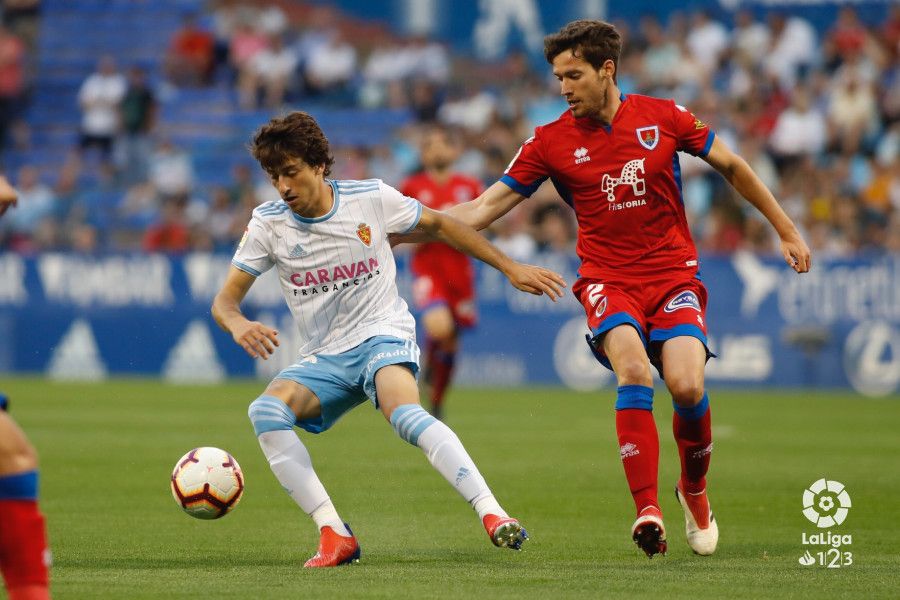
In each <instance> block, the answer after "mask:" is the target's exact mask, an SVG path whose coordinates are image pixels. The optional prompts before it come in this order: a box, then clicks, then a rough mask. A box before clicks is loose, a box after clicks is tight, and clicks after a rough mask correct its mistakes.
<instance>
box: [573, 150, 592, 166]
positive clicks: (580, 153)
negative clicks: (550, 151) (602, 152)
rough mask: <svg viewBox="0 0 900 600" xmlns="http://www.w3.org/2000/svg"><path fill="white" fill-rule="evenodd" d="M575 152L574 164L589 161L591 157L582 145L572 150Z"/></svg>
mask: <svg viewBox="0 0 900 600" xmlns="http://www.w3.org/2000/svg"><path fill="white" fill-rule="evenodd" d="M574 154H575V164H576V165H580V164H581V163H586V162H590V160H591V157H590V156H588V150H587V148H585V147H584V146H582V147H581V148H578V149H576V150H575V152H574Z"/></svg>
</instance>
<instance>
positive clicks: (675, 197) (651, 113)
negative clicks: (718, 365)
mask: <svg viewBox="0 0 900 600" xmlns="http://www.w3.org/2000/svg"><path fill="white" fill-rule="evenodd" d="M620 50H621V38H620V36H619V33H618V31H616V29H615V28H614V27H613V26H612V25H610V24H608V23H605V22H602V21H574V22H572V23H569V24H568V25H566V26H565V27H563V28H562V29H561V30H560V31H559V32H558V33H556V34H553V35H550V36H547V38H545V40H544V54H545V57H546V58H547V61H548V62H549V63H550V64H551V65H552V67H553V74H554V75H555V76H556V78H557V79H558V80H559V82H560V93H561V94H562V95H563V96H565V98H566V100H567V101H568V103H569V107H570V108H569V110H567V111H566V112H565V113H564V114H563V115H562V116H560V117H559V118H558V119H557V120H556V121H554V122H552V123H549V124H547V125H544V126H541V127H538V128H536V129H535V133H534V136H533V137H532V138H530V139H529V140H527V141H526V142H525V143H524V144H523V145H522V148H521V149H520V150H519V152H518V154H516V156H515V157H514V158H513V160H512V162H511V163H510V165H509V167H508V168H507V170H506V173H505V174H504V175H503V177H502V179H501V180H500V181H498V182H497V183H495V184H494V185H492V186H491V187H490V188H488V190H487V191H485V192H484V193H483V194H482V195H481V196H479V197H478V198H477V199H476V200H475V201H473V202H469V203H466V204H462V205H460V206H458V207H455V208H453V209H451V210H450V211H449V212H450V213H452V214H453V215H454V216H456V217H457V218H460V219H461V220H463V221H465V222H466V223H468V224H470V225H473V226H475V227H476V228H484V227H487V226H488V225H490V224H491V223H492V222H493V221H494V220H496V219H497V218H499V217H501V216H502V215H504V214H506V213H507V212H508V211H509V210H510V209H511V208H512V207H513V206H515V205H516V204H518V203H519V202H521V201H522V200H524V199H525V198H527V197H529V196H530V195H531V194H532V193H533V192H534V191H535V190H536V189H537V187H538V186H539V185H540V184H541V183H542V182H543V181H544V180H546V179H548V178H549V179H551V180H552V182H553V183H554V185H555V186H556V189H557V190H558V192H559V194H560V195H561V196H562V198H563V199H564V200H565V201H566V202H567V203H568V204H569V205H570V206H571V207H572V208H573V209H574V211H575V216H576V218H577V221H578V245H577V252H578V256H579V258H580V259H581V267H580V269H579V279H578V281H577V282H576V284H575V285H574V286H573V288H572V291H573V292H574V293H575V295H576V296H577V297H578V299H579V300H580V301H581V303H582V304H583V305H584V309H585V312H586V314H587V323H588V327H589V328H590V331H591V335H590V336H588V341H589V343H590V345H591V349H592V350H593V351H594V353H595V355H596V356H597V357H598V359H599V360H600V361H601V362H602V363H603V364H604V365H606V366H607V367H610V368H612V370H613V371H614V372H615V374H616V378H617V381H618V397H617V400H616V406H615V408H616V432H617V434H618V439H619V451H620V455H621V458H622V464H623V465H624V467H625V476H626V479H627V481H628V486H629V488H630V490H631V494H632V496H633V498H634V503H635V508H636V512H637V519H636V520H635V522H634V524H633V526H632V539H633V540H634V541H635V543H637V545H638V546H639V547H640V548H641V549H642V550H643V551H644V552H646V553H647V555H648V556H651V557H652V556H653V555H654V554H658V553H665V551H666V531H665V526H664V524H663V518H662V511H661V510H660V505H659V501H658V498H657V471H658V463H659V438H658V434H657V431H656V425H655V422H654V420H653V414H652V412H651V411H652V407H653V387H652V385H653V380H652V378H651V374H650V365H651V364H653V365H654V366H655V367H656V368H657V369H658V370H659V372H660V374H661V375H662V376H663V379H664V381H665V384H666V387H667V388H668V390H669V393H670V394H671V396H672V401H673V404H674V407H675V413H674V416H673V427H672V428H673V433H674V436H675V441H676V442H677V445H678V452H679V456H680V459H681V477H680V478H679V480H678V482H677V483H676V496H677V498H678V501H679V503H680V504H681V506H682V508H683V512H684V515H685V522H686V529H687V539H688V543H689V545H690V547H691V548H692V549H693V550H694V552H696V553H697V554H702V555H709V554H712V553H713V552H714V551H715V549H716V545H717V543H718V537H719V534H718V524H717V523H716V521H715V519H714V518H713V513H712V511H711V509H710V506H709V499H708V497H707V493H706V473H707V470H708V467H709V460H710V454H711V452H712V448H713V444H712V435H711V431H710V411H709V399H708V396H707V394H706V391H705V389H704V368H705V365H706V361H707V359H708V358H709V357H710V356H711V354H710V352H709V350H708V349H707V347H706V321H705V310H706V288H705V287H704V285H703V283H701V281H700V279H699V277H698V257H697V250H696V248H695V247H694V243H693V241H692V240H691V236H690V232H689V229H688V224H687V220H686V218H685V211H684V205H683V202H682V197H681V180H680V169H679V163H678V154H677V152H678V151H684V152H688V153H690V154H694V155H696V156H700V157H702V158H703V159H704V160H705V161H706V162H708V163H709V164H710V165H711V166H713V167H714V168H715V169H716V170H717V171H718V172H719V173H721V174H722V176H723V177H724V178H725V179H726V180H727V181H728V183H729V184H731V185H732V186H733V187H734V189H735V190H737V192H739V193H740V194H741V195H742V196H743V197H744V198H745V199H746V200H747V201H749V202H750V203H751V204H752V205H753V206H755V207H756V208H757V209H758V210H759V211H760V212H761V213H762V214H763V215H764V216H765V217H766V219H768V221H769V222H770V223H771V224H772V226H773V227H774V228H775V230H776V232H777V233H778V235H779V237H780V238H781V251H782V254H783V255H784V258H785V260H786V261H787V262H788V264H789V265H790V266H791V267H792V268H793V269H794V270H795V271H797V272H798V273H804V272H806V271H808V270H809V268H810V253H809V248H808V247H807V245H806V243H805V242H804V241H803V239H802V238H801V236H800V234H799V232H798V231H797V228H796V227H795V226H794V224H793V222H791V220H790V218H789V217H788V216H787V215H786V214H785V212H784V211H783V210H782V209H781V207H780V206H779V205H778V202H777V201H776V200H775V198H774V197H773V196H772V193H771V192H770V191H769V190H768V189H767V188H766V187H765V185H764V184H763V183H762V181H760V179H759V177H757V176H756V174H755V173H753V171H752V170H751V169H750V167H749V166H748V165H747V163H746V162H745V161H744V160H743V159H742V158H741V157H739V156H738V155H736V154H734V153H733V152H732V151H731V150H730V149H728V147H727V146H726V145H725V144H724V143H723V142H722V141H721V140H719V139H718V138H717V137H716V136H715V134H714V133H713V132H712V131H711V130H710V128H709V127H708V126H707V125H706V124H705V123H703V122H702V121H701V120H700V119H698V118H697V117H695V116H694V115H693V114H692V113H691V112H690V111H688V110H687V109H686V108H684V107H682V106H679V105H678V104H676V103H675V102H673V101H672V100H664V99H659V98H651V97H647V96H638V95H629V96H625V95H623V94H622V93H621V92H620V91H619V89H618V87H617V85H616V72H617V69H618V59H619V52H620Z"/></svg>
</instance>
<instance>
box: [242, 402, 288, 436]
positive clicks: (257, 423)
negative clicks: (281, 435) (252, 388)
mask: <svg viewBox="0 0 900 600" xmlns="http://www.w3.org/2000/svg"><path fill="white" fill-rule="evenodd" d="M247 416H248V417H250V422H251V423H253V431H255V432H256V435H257V436H259V435H260V434H261V433H266V432H267V431H285V430H287V431H290V430H291V429H293V428H294V424H295V423H296V422H297V417H296V416H295V415H294V413H293V412H291V409H290V408H289V407H288V405H287V404H285V403H284V402H282V401H281V399H279V398H276V397H275V396H260V397H259V398H257V399H256V400H254V401H253V402H251V403H250V408H248V409H247Z"/></svg>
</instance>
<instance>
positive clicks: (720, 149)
mask: <svg viewBox="0 0 900 600" xmlns="http://www.w3.org/2000/svg"><path fill="white" fill-rule="evenodd" d="M705 160H706V162H708V163H709V164H710V165H711V166H712V167H713V168H714V169H715V170H716V171H718V172H719V173H721V174H722V176H723V177H724V178H725V179H726V180H727V181H728V183H730V184H731V185H732V187H734V189H736V190H737V192H738V193H739V194H740V195H741V196H743V197H744V198H746V199H747V201H748V202H750V204H752V205H753V206H755V207H756V209H757V210H759V212H761V213H762V214H763V216H764V217H765V218H766V219H768V220H769V223H771V224H772V226H773V227H774V228H775V231H776V232H778V237H780V238H781V254H782V255H783V256H784V260H785V261H787V264H788V265H790V266H791V268H792V269H794V270H795V271H797V272H798V273H806V272H807V271H809V269H810V267H811V266H812V261H811V257H810V251H809V246H807V245H806V242H804V241H803V237H802V236H801V235H800V232H799V231H798V230H797V226H796V225H794V222H793V221H791V218H790V217H789V216H787V213H785V212H784V210H783V209H782V208H781V206H780V205H779V204H778V201H777V200H776V199H775V196H773V195H772V192H770V191H769V188H767V187H766V184H764V183H763V182H762V180H761V179H760V178H759V177H758V176H757V175H756V173H754V172H753V169H751V168H750V165H748V164H747V161H745V160H744V159H743V158H741V157H740V156H738V155H737V154H735V153H734V152H732V151H731V149H730V148H729V147H728V146H727V145H725V143H724V142H722V141H721V140H720V139H719V138H718V137H717V138H715V139H714V140H713V144H712V148H710V150H709V154H707V155H706V157H705Z"/></svg>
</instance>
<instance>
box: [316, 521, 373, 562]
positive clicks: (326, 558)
mask: <svg viewBox="0 0 900 600" xmlns="http://www.w3.org/2000/svg"><path fill="white" fill-rule="evenodd" d="M344 527H346V528H347V531H350V526H349V525H347V524H346V523H344ZM354 562H359V542H357V541H356V536H354V535H353V532H352V531H350V537H346V536H343V535H339V534H337V533H335V531H334V529H332V528H331V527H329V526H328V525H326V526H325V527H323V528H322V530H321V537H320V538H319V551H318V552H316V555H315V556H313V557H312V558H310V559H309V560H308V561H306V562H305V563H304V564H303V566H304V567H337V566H339V565H348V564H350V563H354Z"/></svg>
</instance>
